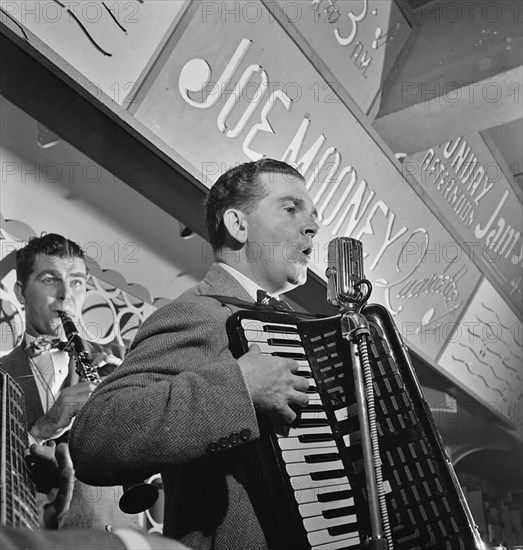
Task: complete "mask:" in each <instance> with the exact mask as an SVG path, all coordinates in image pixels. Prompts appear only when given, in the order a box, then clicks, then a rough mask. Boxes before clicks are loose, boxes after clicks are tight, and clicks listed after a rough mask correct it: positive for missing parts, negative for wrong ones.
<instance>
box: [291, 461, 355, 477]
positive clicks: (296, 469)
mask: <svg viewBox="0 0 523 550" xmlns="http://www.w3.org/2000/svg"><path fill="white" fill-rule="evenodd" d="M285 469H286V470H287V473H288V474H289V475H291V476H301V475H306V474H310V473H312V472H326V471H327V470H343V469H344V466H343V462H342V461H341V460H335V461H334V462H319V463H317V464H309V463H307V462H292V463H291V464H285Z"/></svg>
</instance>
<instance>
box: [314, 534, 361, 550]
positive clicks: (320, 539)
mask: <svg viewBox="0 0 523 550" xmlns="http://www.w3.org/2000/svg"><path fill="white" fill-rule="evenodd" d="M307 538H308V539H309V542H310V544H311V546H312V547H313V548H314V550H316V548H317V547H318V545H320V544H327V543H330V544H333V543H335V542H339V541H344V542H345V546H349V545H352V542H353V541H354V544H353V545H354V546H356V544H359V542H360V535H359V533H358V532H357V531H356V532H355V533H344V534H343V535H335V536H332V535H331V534H330V533H329V532H328V531H327V529H322V530H320V531H314V532H312V533H308V534H307ZM323 548H325V546H324V547H323ZM326 548H328V546H327V547H326ZM331 548H332V546H331ZM334 548H336V546H334ZM342 548H343V546H342Z"/></svg>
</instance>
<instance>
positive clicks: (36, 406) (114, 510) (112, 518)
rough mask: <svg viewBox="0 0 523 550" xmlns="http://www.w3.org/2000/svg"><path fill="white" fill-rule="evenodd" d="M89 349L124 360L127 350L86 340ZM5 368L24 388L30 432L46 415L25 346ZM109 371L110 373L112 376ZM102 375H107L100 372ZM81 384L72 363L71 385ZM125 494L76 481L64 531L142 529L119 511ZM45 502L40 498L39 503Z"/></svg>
mask: <svg viewBox="0 0 523 550" xmlns="http://www.w3.org/2000/svg"><path fill="white" fill-rule="evenodd" d="M84 343H85V348H86V350H87V351H89V352H90V353H98V352H101V351H105V352H106V353H112V354H113V355H115V356H116V357H119V358H120V359H123V354H124V348H122V347H121V346H118V345H112V346H100V345H99V344H96V343H94V342H87V341H84ZM1 366H2V369H3V370H5V371H6V372H7V373H9V374H10V375H11V376H12V377H13V378H14V380H15V381H16V382H17V383H18V384H19V385H20V386H21V388H22V390H23V392H24V396H25V404H26V418H27V428H28V430H29V429H30V428H31V426H32V425H33V424H34V423H35V422H36V420H38V418H40V417H41V416H43V414H44V411H43V409H42V403H41V400H40V395H39V393H38V387H37V385H36V382H35V379H34V376H33V373H32V371H31V366H30V363H29V358H28V356H27V353H26V352H25V350H24V348H23V346H22V345H20V346H17V347H16V348H15V349H14V350H13V351H12V352H11V353H10V354H9V355H7V356H6V357H3V358H2V360H1ZM112 370H114V368H113V367H108V368H107V370H106V372H107V371H109V372H112ZM109 372H107V374H108V373H109ZM100 374H101V375H103V374H104V372H103V370H102V369H100ZM78 382H79V378H78V374H77V373H76V372H75V371H74V368H73V363H72V362H70V364H69V375H68V378H67V379H66V383H67V385H74V384H77V383H78ZM122 494H123V488H122V487H119V486H116V487H89V486H87V485H85V484H84V483H82V482H80V481H79V480H78V479H77V480H75V486H74V492H73V498H72V501H71V506H70V508H69V511H68V512H67V514H65V516H64V517H63V518H62V520H61V521H60V525H59V527H60V528H83V529H89V528H98V529H104V528H105V526H106V525H111V526H112V527H115V528H116V527H128V526H131V527H139V526H140V525H139V517H138V516H137V515H129V514H124V513H123V512H121V511H120V509H119V508H118V502H119V500H120V497H121V495H122ZM40 500H42V499H39V501H40Z"/></svg>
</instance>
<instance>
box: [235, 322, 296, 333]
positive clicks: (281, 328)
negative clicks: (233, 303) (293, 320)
mask: <svg viewBox="0 0 523 550" xmlns="http://www.w3.org/2000/svg"><path fill="white" fill-rule="evenodd" d="M241 325H242V327H243V329H244V331H248V330H249V331H253V332H262V333H265V334H287V332H286V329H289V331H290V333H291V334H292V333H294V334H295V335H296V336H297V332H295V331H296V325H291V324H283V323H267V322H263V321H259V320H257V319H242V321H241ZM267 325H270V326H273V327H277V328H275V329H274V330H270V331H269V330H265V329H264V327H266V328H267Z"/></svg>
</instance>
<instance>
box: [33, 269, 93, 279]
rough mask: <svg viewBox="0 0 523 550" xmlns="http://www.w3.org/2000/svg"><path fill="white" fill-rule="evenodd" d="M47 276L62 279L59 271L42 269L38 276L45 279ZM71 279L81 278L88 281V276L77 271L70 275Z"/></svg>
mask: <svg viewBox="0 0 523 550" xmlns="http://www.w3.org/2000/svg"><path fill="white" fill-rule="evenodd" d="M45 275H52V276H53V277H61V276H62V274H61V273H60V272H59V271H56V270H54V269H42V271H40V272H39V273H38V274H37V275H36V276H37V277H44V276H45ZM69 276H70V277H80V278H82V279H87V274H86V273H83V272H82V271H75V272H74V273H70V274H69Z"/></svg>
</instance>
